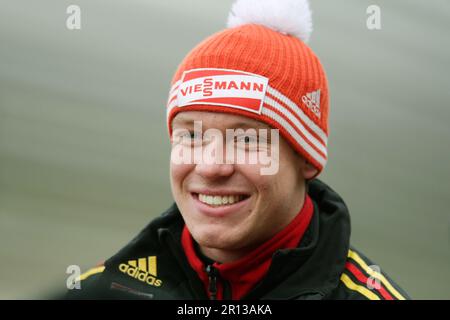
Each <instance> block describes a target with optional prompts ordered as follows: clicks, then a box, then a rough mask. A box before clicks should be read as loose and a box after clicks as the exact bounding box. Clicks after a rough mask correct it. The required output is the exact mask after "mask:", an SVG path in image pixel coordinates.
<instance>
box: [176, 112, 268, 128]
mask: <svg viewBox="0 0 450 320" xmlns="http://www.w3.org/2000/svg"><path fill="white" fill-rule="evenodd" d="M195 121H201V123H202V126H203V128H204V129H207V128H217V129H227V128H243V129H245V128H255V129H270V128H271V127H270V126H268V125H267V124H265V123H263V122H261V121H258V120H254V119H251V118H247V117H244V116H240V115H234V114H229V113H225V112H203V111H185V112H180V113H178V114H177V115H176V116H175V117H174V119H173V121H172V126H173V127H187V126H194V122H195Z"/></svg>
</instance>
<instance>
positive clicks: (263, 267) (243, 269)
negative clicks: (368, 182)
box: [181, 195, 314, 300]
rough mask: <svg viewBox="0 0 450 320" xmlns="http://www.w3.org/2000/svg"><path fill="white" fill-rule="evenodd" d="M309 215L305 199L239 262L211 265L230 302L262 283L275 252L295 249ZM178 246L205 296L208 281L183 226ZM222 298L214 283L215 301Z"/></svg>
mask: <svg viewBox="0 0 450 320" xmlns="http://www.w3.org/2000/svg"><path fill="white" fill-rule="evenodd" d="M313 211H314V209H313V204H312V200H311V198H310V197H309V196H308V195H306V197H305V203H304V205H303V208H302V209H301V210H300V212H299V213H298V214H297V216H296V217H295V218H294V219H293V220H292V221H291V222H290V223H289V225H287V226H286V227H285V228H284V229H283V230H281V231H280V232H278V233H277V234H276V235H275V236H274V237H273V238H271V239H270V240H268V241H267V242H265V243H263V244H262V245H260V246H259V247H258V248H256V249H255V250H254V251H253V252H251V253H250V254H248V255H247V256H245V257H244V258H242V259H240V260H237V261H233V262H230V263H223V264H220V263H217V262H215V263H214V264H213V266H214V267H215V268H216V269H217V270H218V271H219V275H220V279H223V280H225V281H227V282H228V283H229V284H230V286H231V296H232V299H233V300H238V299H241V298H242V297H243V296H245V295H246V294H247V293H248V292H249V291H250V290H251V289H252V288H253V287H254V286H255V285H256V284H258V282H260V281H261V280H262V279H263V277H264V276H265V274H266V273H267V270H268V269H269V267H270V263H271V262H272V255H273V253H274V252H275V251H277V250H279V249H292V248H296V247H297V246H298V244H299V243H300V240H301V239H302V237H303V234H304V233H305V231H306V228H307V227H308V225H309V223H310V221H311V217H312V215H313ZM181 244H182V246H183V249H184V252H185V254H186V257H187V259H188V261H189V264H190V265H191V267H192V268H193V269H194V270H195V271H196V272H197V274H198V276H199V277H200V279H201V280H202V282H203V284H204V286H205V288H206V292H208V284H209V279H208V275H207V274H206V271H205V265H204V262H203V261H202V260H201V259H200V258H199V257H198V256H197V253H196V251H195V244H194V240H193V239H192V236H191V234H190V233H189V230H188V229H187V227H186V225H185V226H184V229H183V233H182V236H181ZM208 294H209V293H208ZM222 298H223V286H222V283H221V281H220V280H219V281H218V282H217V299H219V300H220V299H222Z"/></svg>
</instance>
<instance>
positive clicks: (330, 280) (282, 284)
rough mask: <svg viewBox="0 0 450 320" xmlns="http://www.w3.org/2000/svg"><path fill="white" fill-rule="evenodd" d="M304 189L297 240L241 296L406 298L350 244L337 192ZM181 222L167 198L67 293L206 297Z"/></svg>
mask: <svg viewBox="0 0 450 320" xmlns="http://www.w3.org/2000/svg"><path fill="white" fill-rule="evenodd" d="M308 194H309V195H310V197H311V198H312V200H313V203H314V214H313V218H312V220H311V223H310V225H309V226H308V229H307V231H306V233H305V235H304V236H303V238H302V240H301V242H300V244H299V246H298V247H297V248H296V249H286V250H279V251H276V252H275V253H274V254H273V259H272V264H271V266H270V268H269V271H268V272H267V275H266V276H265V277H264V279H263V280H262V281H261V282H260V283H259V284H257V285H256V286H255V288H253V289H252V290H251V291H250V292H249V293H248V294H247V295H246V296H245V297H244V299H371V300H374V299H390V298H392V299H405V298H406V299H408V295H407V294H406V293H405V292H404V291H403V290H402V289H401V288H399V287H398V286H397V285H396V284H395V283H394V282H393V281H392V280H391V279H390V278H389V277H388V276H387V275H386V274H385V273H384V272H383V270H382V269H380V268H379V267H378V266H374V265H375V264H374V263H373V262H371V261H370V260H369V259H367V258H366V257H365V256H364V255H363V254H361V253H360V252H359V251H357V250H355V249H354V248H351V247H350V216H349V213H348V209H347V207H346V205H345V203H344V201H343V200H342V199H341V197H340V196H339V195H338V194H337V193H336V192H334V191H333V190H332V189H331V188H330V187H329V186H327V185H326V184H324V183H323V182H321V181H320V180H317V179H316V180H313V181H311V182H310V183H309V187H308ZM183 226H184V221H183V219H182V217H181V215H180V213H179V211H178V208H177V207H176V205H175V204H174V205H172V207H171V208H169V209H168V210H167V211H166V212H165V213H163V214H162V215H161V216H160V217H158V218H156V219H154V220H153V221H152V222H150V224H149V225H147V226H146V227H145V228H144V229H143V230H142V231H141V232H140V233H139V234H138V235H137V236H136V237H135V238H134V239H133V240H132V241H131V242H130V243H129V244H127V245H126V246H125V247H124V248H123V249H122V250H120V251H119V252H118V253H117V254H115V255H114V256H113V257H111V258H110V259H108V260H107V261H106V262H105V263H104V266H100V267H97V268H94V269H91V270H90V271H88V272H87V273H85V274H84V275H82V276H81V289H79V290H77V289H73V290H70V291H69V292H68V295H67V297H68V298H70V299H95V298H113V299H114V298H120V299H127V298H129V299H207V298H208V296H207V293H206V292H205V289H204V287H203V284H202V282H201V281H200V279H199V278H198V275H197V274H196V272H195V271H194V270H193V269H192V268H191V267H190V265H189V263H188V261H187V258H186V256H185V254H184V252H183V249H182V246H181V240H180V239H181V231H182V229H183ZM368 266H372V267H371V268H369V267H368ZM380 270H381V272H380V273H378V271H380ZM218 281H220V279H218ZM368 283H369V284H372V287H370V286H369V285H368ZM373 287H375V288H373Z"/></svg>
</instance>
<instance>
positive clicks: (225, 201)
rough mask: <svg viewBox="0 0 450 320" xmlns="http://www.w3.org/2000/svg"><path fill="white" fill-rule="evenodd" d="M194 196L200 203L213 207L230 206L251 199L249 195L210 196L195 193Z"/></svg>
mask: <svg viewBox="0 0 450 320" xmlns="http://www.w3.org/2000/svg"><path fill="white" fill-rule="evenodd" d="M193 196H194V197H195V198H197V199H198V200H199V201H200V202H202V203H205V204H207V205H209V206H212V207H221V206H228V205H232V204H235V203H238V202H241V201H243V200H245V199H247V198H249V196H248V195H242V194H234V195H233V194H230V195H210V194H203V193H193Z"/></svg>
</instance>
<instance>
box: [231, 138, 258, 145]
mask: <svg viewBox="0 0 450 320" xmlns="http://www.w3.org/2000/svg"><path fill="white" fill-rule="evenodd" d="M236 141H237V142H243V143H246V144H249V143H257V142H258V137H256V136H255V137H254V136H241V137H236Z"/></svg>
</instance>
